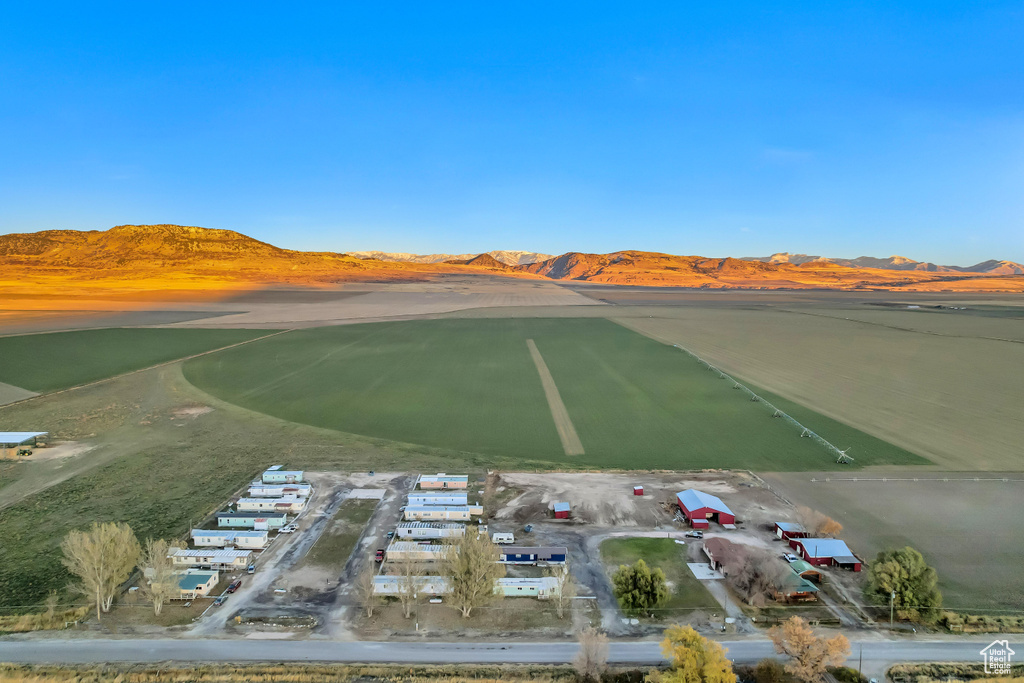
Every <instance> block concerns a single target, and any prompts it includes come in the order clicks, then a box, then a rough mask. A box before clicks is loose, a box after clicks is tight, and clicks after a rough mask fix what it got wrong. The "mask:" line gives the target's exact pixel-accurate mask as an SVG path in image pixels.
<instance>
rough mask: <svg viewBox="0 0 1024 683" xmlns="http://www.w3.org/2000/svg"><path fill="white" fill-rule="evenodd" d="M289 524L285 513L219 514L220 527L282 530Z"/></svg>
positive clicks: (218, 523)
mask: <svg viewBox="0 0 1024 683" xmlns="http://www.w3.org/2000/svg"><path fill="white" fill-rule="evenodd" d="M287 522H288V515H286V514H285V513H283V512H218V513H217V526H218V527H221V528H223V527H239V528H242V529H256V530H257V531H263V530H266V529H280V528H281V527H283V526H284V525H285V524H286V523H287Z"/></svg>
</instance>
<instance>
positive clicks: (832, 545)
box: [789, 538, 861, 572]
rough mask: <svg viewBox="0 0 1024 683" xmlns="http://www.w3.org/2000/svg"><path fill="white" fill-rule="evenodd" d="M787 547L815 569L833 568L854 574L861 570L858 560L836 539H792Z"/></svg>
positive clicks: (844, 544)
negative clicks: (846, 570) (840, 568)
mask: <svg viewBox="0 0 1024 683" xmlns="http://www.w3.org/2000/svg"><path fill="white" fill-rule="evenodd" d="M789 545H790V547H792V548H793V549H794V550H796V551H797V554H798V555H800V557H801V558H803V559H804V560H806V561H807V562H808V563H809V564H812V565H814V566H816V567H821V566H835V567H842V568H843V569H850V570H852V571H855V572H859V571H860V570H861V561H860V558H859V557H857V556H856V555H854V554H853V551H852V550H850V548H849V547H848V546H847V545H846V543H844V542H843V541H840V540H839V539H838V538H793V539H790V541H789Z"/></svg>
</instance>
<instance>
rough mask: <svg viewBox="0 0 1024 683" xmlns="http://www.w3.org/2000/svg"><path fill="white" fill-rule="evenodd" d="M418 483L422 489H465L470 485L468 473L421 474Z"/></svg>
mask: <svg viewBox="0 0 1024 683" xmlns="http://www.w3.org/2000/svg"><path fill="white" fill-rule="evenodd" d="M416 485H417V486H419V488H421V489H464V488H468V487H469V475H468V474H445V473H444V472H438V473H437V474H421V475H420V476H419V478H417V479H416Z"/></svg>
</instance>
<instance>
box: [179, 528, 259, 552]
mask: <svg viewBox="0 0 1024 683" xmlns="http://www.w3.org/2000/svg"><path fill="white" fill-rule="evenodd" d="M267 540H268V537H267V532H266V531H237V530H234V529H193V530H192V545H194V546H196V547H197V548H230V547H232V546H234V547H236V548H247V549H250V550H259V549H260V548H265V547H266V545H267Z"/></svg>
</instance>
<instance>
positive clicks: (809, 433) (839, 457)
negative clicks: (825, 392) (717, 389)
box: [672, 344, 853, 465]
mask: <svg viewBox="0 0 1024 683" xmlns="http://www.w3.org/2000/svg"><path fill="white" fill-rule="evenodd" d="M672 346H674V347H675V348H677V349H679V350H680V351H683V352H685V353H687V354H689V355H690V356H691V357H692V358H693V359H694V360H696V361H697V362H698V363H700V364H701V365H705V366H707V369H708V370H709V371H711V372H717V373H718V376H719V377H720V378H721V379H727V380H729V381H730V382H732V388H733V389H739V390H740V391H743V392H745V393H746V394H747V395H748V396H749V397H750V400H751V401H753V402H755V403H761V404H763V405H764V406H765V407H766V408H768V409H769V410H771V411H772V417H780V418H782V419H783V420H785V421H786V422H788V423H789V424H791V425H793V426H794V427H796V428H797V429H799V430H800V436H801V437H806V438H809V439H813V440H814V441H816V442H818V443H819V444H821V445H822V446H823V447H824V448H825V450H826V451H828V453H829V454H830V455H834V456H835V458H836V462H837V463H839V464H840V465H846V464H849V463H851V462H853V456H851V455H847V453H848V452H849V450H850V449H849V448H847V449H846V450H845V451H844V450H840V449H839V448H837V447H836V446H834V445H833V444H832V443H831V442H830V441H828V440H827V439H825V438H823V437H822V436H821V435H819V434H817V433H816V432H814V431H813V430H811V429H808V428H807V427H805V426H803V425H802V424H800V422H799V421H797V420H796V419H795V418H794V417H793V416H792V415H789V414H788V413H785V412H783V411H782V410H779V409H778V408H776V407H775V406H774V405H772V404H771V403H770V402H769V401H766V400H765V399H763V398H761V397H760V396H758V395H757V394H755V393H754V392H753V390H751V389H750V387H748V386H746V385H745V384H742V383H740V382H738V381H736V379H735V378H734V377H732V376H731V375H729V374H727V373H726V372H724V371H723V370H721V369H720V368H717V367H715V366H714V365H712V364H711V363H709V362H707V361H706V360H704V359H703V358H701V357H700V356H698V355H697V354H695V353H694V352H693V351H690V350H689V349H686V348H683V347H682V346H680V345H679V344H673V345H672Z"/></svg>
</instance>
